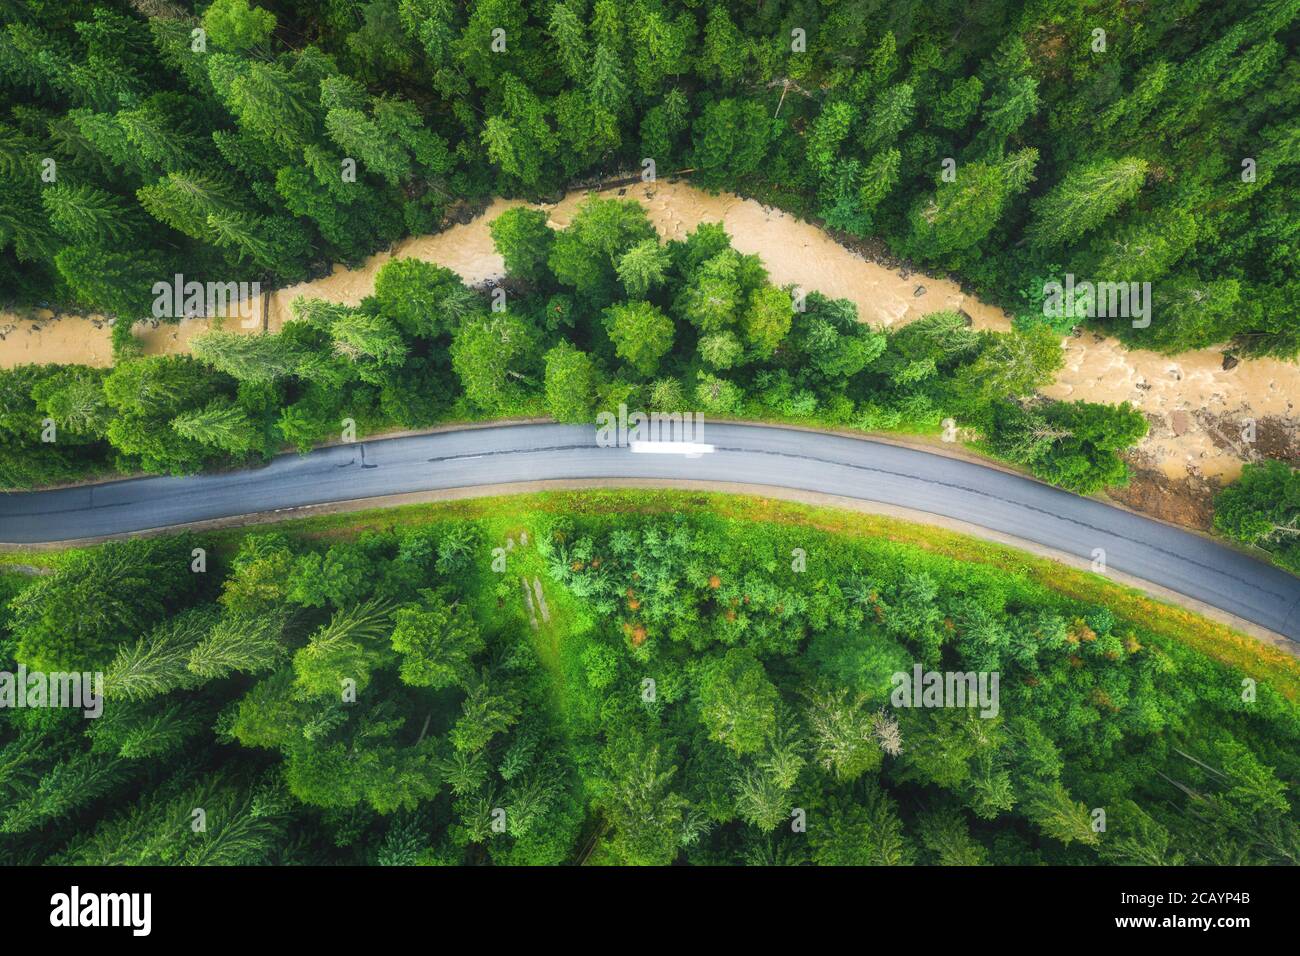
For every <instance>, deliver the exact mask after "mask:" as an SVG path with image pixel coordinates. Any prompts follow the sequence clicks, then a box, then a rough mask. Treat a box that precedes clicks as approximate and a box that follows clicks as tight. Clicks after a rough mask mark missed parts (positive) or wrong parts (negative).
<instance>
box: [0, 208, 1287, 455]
mask: <svg viewBox="0 0 1300 956" xmlns="http://www.w3.org/2000/svg"><path fill="white" fill-rule="evenodd" d="M623 193H624V195H625V196H626V197H627V198H632V199H636V200H638V201H639V202H640V203H641V204H642V205H644V206H645V207H646V211H647V212H648V214H649V216H650V220H651V222H653V223H654V225H655V228H656V229H658V230H659V233H660V234H661V235H662V236H664V237H665V238H669V239H676V238H682V237H683V236H685V235H686V234H687V233H688V232H690V231H691V230H692V229H694V228H695V227H696V226H697V225H699V224H700V223H702V222H721V223H722V224H723V226H724V227H725V228H726V230H727V232H728V233H729V234H730V235H731V237H732V242H733V244H734V245H735V246H736V248H737V249H739V250H740V251H742V252H746V253H755V254H757V255H759V256H761V257H762V259H763V264H764V265H765V266H766V267H767V270H768V272H769V273H770V275H771V278H772V281H773V282H775V283H777V284H778V285H785V284H789V283H793V284H796V285H799V286H801V287H803V288H805V289H809V290H813V289H815V290H818V291H820V292H823V293H825V294H826V295H829V296H833V297H836V298H845V299H850V300H852V301H853V302H854V303H855V304H856V305H857V307H858V314H859V315H860V316H861V318H862V319H863V320H864V321H867V322H870V323H872V324H873V325H879V326H890V325H896V324H899V323H904V322H910V321H912V320H914V319H917V318H919V317H920V316H922V315H925V314H927V313H930V312H938V311H941V310H956V309H960V310H962V311H964V312H965V313H966V314H967V315H969V316H970V317H971V319H972V321H973V323H974V326H975V327H976V328H979V329H996V330H1006V329H1008V328H1010V321H1009V319H1008V317H1007V315H1006V314H1005V313H1004V312H1002V310H1000V309H998V308H996V307H994V306H991V305H987V304H985V303H983V302H980V301H979V300H978V299H976V298H974V297H973V296H970V295H967V294H966V293H964V292H963V291H962V290H961V288H960V287H959V286H958V285H957V284H956V283H954V282H952V281H951V280H949V279H941V278H936V277H933V276H926V275H922V274H919V273H911V274H910V275H904V274H903V273H901V272H900V271H899V270H897V269H893V268H890V267H888V266H886V265H883V264H881V263H878V262H871V261H868V260H867V259H864V258H863V257H862V256H861V255H859V254H858V253H856V252H854V251H852V250H850V249H847V248H845V247H844V246H841V245H840V244H839V243H837V242H836V241H835V240H834V239H832V238H831V237H830V236H828V235H826V234H825V233H824V232H822V231H821V230H820V229H819V228H817V227H816V226H814V225H812V224H811V223H807V222H802V221H800V220H798V219H796V218H795V217H794V216H790V215H788V214H786V213H783V212H781V211H780V210H777V209H772V208H769V207H766V206H763V205H761V204H760V203H757V202H755V201H753V200H748V199H742V198H740V197H739V196H735V195H732V194H729V193H722V194H719V195H713V194H710V193H707V192H704V191H703V190H700V189H696V188H694V187H692V186H689V185H686V184H684V183H654V184H638V185H636V186H629V187H627V189H626V190H624V191H623ZM608 194H609V195H612V193H608ZM585 195H586V194H585V193H584V192H574V193H571V194H569V195H568V196H566V197H565V198H564V199H563V200H562V201H560V202H559V203H557V204H555V205H551V206H543V207H541V208H544V209H546V210H547V212H548V213H549V215H550V221H551V225H552V226H554V227H556V228H560V227H563V226H565V225H567V224H568V223H569V221H570V219H571V218H572V217H573V214H574V212H575V211H576V209H577V208H578V206H579V205H580V204H581V202H582V200H583V199H584V198H585ZM516 205H522V203H521V202H520V201H512V200H497V201H496V202H494V203H492V204H491V206H489V207H488V209H487V210H486V211H485V212H484V213H483V214H482V215H480V216H478V217H477V218H476V219H474V220H473V221H471V222H469V223H465V224H463V225H456V226H452V227H451V228H450V229H447V230H446V231H444V232H441V233H437V234H436V235H429V236H416V237H412V238H409V239H405V240H403V241H402V242H400V243H398V244H397V245H395V246H394V247H393V248H392V249H391V250H390V251H388V252H381V253H378V254H377V255H374V256H371V257H370V258H369V259H367V260H366V261H365V262H364V263H363V264H362V265H361V266H360V267H359V268H356V269H345V268H343V267H341V266H339V267H336V268H335V270H334V273H333V274H332V275H329V276H326V277H325V278H322V279H315V280H312V281H310V282H303V283H300V284H298V285H294V286H289V287H287V288H283V289H278V290H276V291H273V292H269V293H267V296H268V301H267V302H266V304H265V314H266V326H267V328H269V329H271V330H276V329H279V328H280V326H281V325H283V324H284V322H285V321H287V320H288V319H289V318H290V317H291V314H292V313H291V310H290V305H291V303H292V302H293V300H294V299H296V298H297V297H298V296H307V297H309V298H320V299H328V300H331V301H335V302H342V303H346V304H351V305H355V304H357V303H358V302H360V301H361V299H362V297H364V296H366V295H368V294H369V293H370V292H371V291H373V289H374V280H375V273H376V272H377V271H378V269H379V268H380V267H381V266H383V264H384V263H386V262H388V261H389V260H390V259H393V258H403V257H414V258H417V259H423V260H426V261H429V262H436V263H438V264H440V265H443V266H446V267H447V268H449V269H452V270H453V271H455V272H456V273H458V274H459V275H460V276H461V278H462V279H463V280H464V281H465V282H467V283H469V284H478V283H483V282H487V281H489V280H493V279H497V278H500V277H501V276H502V275H503V274H504V265H503V263H502V261H501V257H500V256H498V255H497V254H496V252H495V250H494V249H493V247H492V237H491V235H490V234H489V232H488V224H489V223H490V222H491V221H492V220H493V219H495V218H496V217H497V216H498V215H500V214H501V213H502V212H503V211H504V210H506V209H509V208H510V207H511V206H516ZM262 307H263V306H262V304H261V303H260V302H254V303H253V308H254V309H255V310H260V309H261V308H262ZM254 314H256V312H255V313H254ZM214 322H217V323H222V320H221V319H187V320H183V321H181V322H180V323H179V324H158V325H156V326H154V327H152V328H151V327H150V326H149V324H147V323H141V324H140V325H138V326H137V327H136V330H135V335H136V337H137V338H138V339H140V340H141V343H142V344H143V346H144V350H145V352H146V353H147V354H169V353H178V352H183V351H185V350H186V349H187V348H188V343H189V340H190V339H191V338H192V337H193V336H195V335H196V334H198V333H200V332H202V331H204V330H205V329H207V328H209V327H210V326H211V324H212V323H214ZM222 324H224V325H225V326H226V327H229V328H231V329H235V330H240V323H238V322H235V321H228V322H224V323H222ZM0 334H2V335H4V339H3V341H0V367H3V368H9V367H12V366H14V365H18V364H22V363H25V362H64V363H72V362H79V363H83V364H86V365H98V366H107V365H110V364H111V363H112V349H111V347H110V342H109V326H108V323H106V322H105V321H104V320H103V319H102V318H100V317H97V316H89V317H76V316H65V317H62V318H54V317H53V316H51V315H50V314H49V313H40V314H38V315H37V316H36V317H35V318H24V317H22V316H16V315H13V314H9V313H5V314H0ZM1065 351H1066V357H1065V367H1064V368H1063V369H1062V370H1061V373H1060V375H1059V376H1058V377H1057V380H1056V382H1055V383H1054V384H1053V385H1052V386H1051V387H1050V388H1048V389H1045V390H1044V391H1045V394H1047V395H1048V396H1050V397H1053V398H1068V399H1086V400H1088V401H1094V402H1122V401H1129V402H1132V403H1133V404H1134V405H1136V406H1137V407H1139V408H1141V409H1142V410H1143V411H1144V412H1146V413H1148V415H1150V416H1153V427H1152V431H1151V434H1150V435H1149V436H1148V437H1147V439H1146V440H1145V442H1144V443H1143V445H1142V446H1140V447H1139V449H1138V452H1139V454H1140V455H1141V456H1142V457H1143V458H1144V459H1145V460H1146V461H1148V462H1150V463H1151V465H1152V466H1154V467H1156V468H1159V469H1160V470H1161V471H1162V472H1164V474H1165V475H1167V476H1168V477H1170V478H1175V479H1178V478H1183V477H1186V476H1187V475H1188V474H1194V475H1200V476H1204V477H1210V478H1215V477H1217V478H1224V479H1230V478H1233V477H1235V476H1236V475H1237V474H1238V473H1239V472H1240V470H1241V464H1242V461H1243V460H1246V459H1248V458H1249V457H1250V456H1251V454H1252V451H1253V450H1252V448H1251V447H1250V446H1249V445H1248V444H1246V443H1244V442H1242V441H1241V433H1242V423H1244V421H1245V420H1246V419H1250V418H1254V419H1260V418H1264V417H1266V416H1269V417H1273V418H1275V419H1280V420H1283V421H1284V422H1285V423H1286V425H1287V426H1288V427H1289V428H1290V429H1291V430H1292V431H1294V427H1295V424H1296V421H1295V420H1296V410H1295V403H1296V402H1297V401H1300V366H1297V365H1295V364H1292V363H1287V362H1278V361H1275V360H1271V359H1261V360H1254V361H1243V362H1241V363H1240V364H1239V365H1237V366H1236V367H1235V368H1233V369H1231V370H1228V371H1225V370H1224V369H1223V367H1222V364H1223V356H1222V353H1221V352H1220V351H1219V350H1217V349H1203V350H1200V351H1196V352H1187V353H1183V354H1181V355H1178V356H1175V357H1168V356H1162V355H1158V354H1156V353H1154V352H1145V351H1130V350H1128V349H1125V348H1124V347H1123V346H1121V345H1120V344H1119V342H1118V341H1117V340H1115V339H1111V338H1104V337H1101V336H1098V335H1095V334H1092V333H1088V332H1085V333H1084V334H1082V335H1081V336H1079V337H1077V338H1069V339H1067V340H1066V342H1065Z"/></svg>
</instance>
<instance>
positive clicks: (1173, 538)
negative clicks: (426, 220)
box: [0, 423, 1300, 640]
mask: <svg viewBox="0 0 1300 956" xmlns="http://www.w3.org/2000/svg"><path fill="white" fill-rule="evenodd" d="M702 440H703V441H705V442H708V443H710V444H712V445H713V446H714V447H715V451H714V452H713V453H712V454H706V455H703V456H701V457H699V458H685V457H682V456H678V455H641V454H633V453H632V452H630V451H629V450H628V449H626V448H601V447H598V446H597V445H596V440H595V429H594V428H592V427H587V426H577V425H512V426H502V427H496V428H483V429H471V430H466V431H452V432H441V433H438V434H433V435H419V436H411V437H404V438H391V439H385V440H381V441H371V442H364V443H357V444H353V445H340V446H335V447H331V448H322V449H318V450H316V451H314V452H312V453H311V454H309V455H306V456H298V455H292V454H291V455H285V456H281V457H279V458H276V459H275V460H274V461H272V462H271V463H270V464H269V465H267V466H266V467H263V468H258V469H253V470H247V471H238V472H227V473H223V474H211V475H195V476H192V477H188V478H139V479H131V480H128V481H116V482H108V483H105V484H98V485H87V486H82V487H77V488H63V489H57V490H53V491H41V492H29V493H15V494H10V495H0V542H3V543H6V544H32V543H44V542H54V541H67V540H70V539H74V538H88V537H98V536H101V535H118V534H125V533H128V532H132V531H142V530H146V529H151V528H159V527H164V526H167V525H174V524H183V523H186V522H192V521H205V520H210V519H214V518H228V517H233V516H237V515H245V514H252V513H255V512H262V511H272V510H275V509H277V508H292V507H298V506H302V505H312V504H324V503H328V502H332V501H345V500H350V499H356V498H369V497H376V496H380V495H393V494H403V493H408V492H417V491H429V490H435V489H447V488H463V487H470V486H475V485H489V484H502V483H510V482H521V481H539V480H546V479H578V478H597V479H598V478H651V479H654V478H661V479H666V478H676V479H697V480H702V481H731V482H744V483H747V484H755V485H773V486H780V487H785V488H794V489H800V490H804V491H814V492H822V493H826V494H833V495H843V496H845V497H850V498H859V499H863V500H868V501H877V502H883V503H886V504H892V505H901V506H904V507H908V508H914V509H917V510H919V511H926V512H930V513H932V514H936V515H944V516H946V517H949V518H955V519H959V520H961V521H967V522H970V523H972V524H976V525H980V526H982V527H984V528H989V529H991V530H994V531H999V532H1002V533H1004V534H1009V535H1013V536H1015V537H1017V538H1021V539H1024V540H1026V541H1031V542H1034V543H1036V544H1040V545H1044V546H1047V547H1050V548H1055V549H1057V550H1059V551H1063V552H1066V553H1068V554H1071V555H1076V556H1078V557H1082V558H1087V559H1091V558H1092V557H1093V556H1094V549H1096V548H1102V549H1104V550H1105V554H1106V563H1107V565H1108V566H1109V567H1110V568H1113V569H1115V570H1117V571H1122V572H1124V573H1127V574H1130V575H1133V576H1134V577H1137V578H1141V579H1143V580H1146V581H1150V582H1152V583H1154V584H1158V585H1163V586H1164V587H1167V588H1170V589H1172V590H1174V591H1178V592H1180V593H1182V594H1185V595H1187V596H1189V597H1192V598H1196V599H1198V600H1200V601H1204V602H1205V603H1207V604H1210V605H1213V606H1214V607H1217V608H1219V609H1221V610H1223V611H1227V612H1228V613H1230V614H1235V615H1237V616H1238V617H1241V618H1245V619H1246V620H1248V621H1251V622H1252V623H1255V624H1258V625H1260V626H1262V627H1265V628H1268V629H1269V630H1271V631H1274V632H1276V633H1278V634H1282V635H1285V636H1286V637H1288V638H1290V639H1291V640H1300V578H1296V577H1293V576H1292V575H1289V574H1287V573H1285V572H1283V571H1280V570H1278V569H1276V568H1274V567H1271V566H1269V565H1267V564H1264V563H1263V562H1261V561H1257V560H1255V559H1254V558H1251V557H1249V556H1247V555H1244V554H1241V553H1240V552H1237V551H1235V550H1233V549H1231V548H1228V547H1225V546H1223V545H1220V544H1216V543H1215V542H1213V541H1211V540H1208V539H1206V538H1203V537H1201V536H1199V535H1195V534H1191V533H1188V532H1185V531H1179V530H1178V529H1176V528H1172V527H1169V526H1167V525H1164V524H1160V523H1159V522H1156V521H1151V520H1148V519H1146V518H1142V517H1139V516H1137V515H1134V514H1130V513H1129V512H1127V511H1123V510H1121V509H1118V508H1113V507H1110V506H1108V505H1105V504H1102V503H1101V502H1098V501H1093V500H1091V499H1088V498H1080V497H1078V496H1076V495H1072V494H1069V493H1068V492H1064V491H1061V490H1059V489H1055V488H1050V487H1048V486H1045V485H1042V484H1039V483H1038V482H1035V481H1030V480H1029V479H1026V478H1022V477H1019V476H1017V475H1012V474H1008V473H1006V472H1002V471H998V470H996V469H992V468H986V467H983V466H981V465H977V464H973V463H971V462H967V461H961V460H958V459H953V458H947V457H944V456H941V455H935V454H930V453H927V452H923V451H917V450H915V449H910V448H901V447H898V446H895V445H885V444H880V443H878V442H872V441H866V440H861V439H855V438H845V437H840V436H836V435H825V434H819V433H816V432H807V431H796V430H791V429H784V428H775V427H766V426H756V425H725V424H715V423H709V424H708V425H707V427H706V429H705V434H704V436H703V438H702Z"/></svg>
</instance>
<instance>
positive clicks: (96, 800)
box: [0, 492, 1300, 865]
mask: <svg viewBox="0 0 1300 956" xmlns="http://www.w3.org/2000/svg"><path fill="white" fill-rule="evenodd" d="M659 494H660V499H659V504H660V505H661V506H662V507H658V508H656V507H647V505H649V504H651V502H648V501H647V500H646V499H645V497H644V496H642V495H640V494H639V493H621V496H620V493H607V494H606V495H605V497H604V498H603V499H602V500H601V501H600V502H599V503H593V502H590V501H588V502H587V505H591V506H590V507H588V506H586V505H584V499H583V498H582V496H580V495H569V496H567V497H562V498H560V499H557V500H553V501H550V502H549V503H548V502H547V501H545V500H543V499H540V498H522V499H521V498H515V499H511V500H509V501H506V502H498V503H496V504H491V503H488V504H487V505H486V506H484V507H483V508H481V509H480V510H479V511H477V512H474V513H467V514H462V513H460V512H458V511H457V510H456V508H455V506H424V507H425V509H426V510H420V509H417V510H416V511H415V513H414V514H411V513H409V512H408V513H405V514H403V515H402V516H401V520H400V521H399V520H397V518H396V517H395V513H394V512H391V511H388V512H371V513H370V515H369V517H368V518H366V517H365V516H361V517H353V516H341V517H342V518H343V519H344V520H342V521H339V520H337V519H336V520H334V521H333V523H332V524H325V525H319V524H318V525H317V526H312V525H310V524H308V525H302V524H297V525H295V524H290V525H284V526H280V527H278V528H277V529H274V530H269V531H268V530H256V531H228V532H222V533H220V535H218V536H216V537H213V536H207V537H203V536H195V535H178V536H166V537H157V538H147V539H136V540H131V541H124V542H114V543H109V544H105V545H102V546H98V547H95V548H92V549H85V550H77V551H70V552H64V553H61V554H59V555H56V556H53V557H51V556H45V558H44V563H46V564H47V565H50V570H51V573H48V574H44V575H41V576H31V575H20V574H5V575H2V576H0V582H2V583H3V586H4V588H5V590H6V592H7V594H8V596H9V597H10V600H9V601H8V602H7V608H6V610H4V612H3V615H4V616H3V619H2V620H3V625H2V627H3V630H2V631H0V633H3V641H2V642H0V656H3V659H4V666H5V668H6V669H9V670H12V669H13V668H15V667H16V665H17V664H18V663H25V664H26V665H28V666H29V667H32V668H37V667H42V668H47V669H63V670H102V671H103V675H104V676H103V694H104V698H105V703H104V706H103V712H102V715H101V716H100V717H99V718H98V719H90V720H84V719H82V716H81V714H80V713H78V712H76V711H69V710H67V709H50V708H46V709H40V708H28V709H7V710H0V861H3V862H4V863H6V864H15V863H19V864H21V863H38V862H45V863H72V864H90V865H109V864H151V863H152V864H176V865H182V864H211V865H215V864H286V863H352V864H358V863H361V864H386V865H407V864H428V865H453V864H467V863H468V864H484V863H492V864H519V865H522V864H561V863H586V864H660V865H662V864H669V863H692V864H699V865H716V864H739V863H744V864H754V865H797V864H809V863H815V864H821V865H854V864H869V865H906V864H939V865H993V864H1042V863H1049V864H1180V863H1188V864H1191V863H1201V864H1266V863H1273V864H1278V863H1284V864H1292V865H1294V864H1296V863H1298V862H1300V824H1298V823H1297V818H1296V814H1295V809H1294V807H1293V803H1292V800H1291V798H1290V797H1289V792H1290V791H1292V790H1293V789H1294V787H1295V785H1296V783H1297V780H1298V779H1300V709H1298V708H1297V703H1296V700H1295V698H1294V693H1295V690H1296V683H1295V680H1294V677H1295V670H1294V664H1293V663H1291V664H1289V665H1288V666H1289V668H1290V670H1289V672H1287V673H1289V677H1286V676H1285V675H1282V674H1276V675H1272V676H1270V672H1269V671H1267V670H1264V671H1261V670H1260V669H1259V668H1258V666H1256V667H1254V668H1252V669H1251V671H1250V674H1252V675H1254V678H1258V681H1257V686H1255V685H1256V681H1255V680H1254V679H1251V680H1246V677H1247V675H1246V674H1245V673H1243V671H1242V670H1241V669H1240V668H1238V667H1237V666H1234V665H1231V664H1225V663H1223V662H1221V661H1218V660H1215V659H1212V658H1211V657H1209V656H1206V655H1205V654H1202V653H1200V652H1198V651H1195V650H1192V649H1191V648H1190V647H1188V646H1187V645H1185V644H1184V643H1183V642H1181V641H1179V640H1170V639H1169V638H1168V637H1166V636H1162V635H1161V634H1158V633H1156V631H1155V629H1154V628H1153V626H1152V621H1151V619H1143V618H1141V617H1139V618H1137V619H1129V618H1126V617H1123V616H1120V615H1117V614H1116V613H1115V612H1114V611H1113V610H1111V608H1110V607H1108V606H1107V605H1106V604H1105V603H1095V602H1081V601H1078V600H1075V599H1072V598H1069V597H1067V596H1065V595H1063V594H1062V593H1060V592H1058V591H1057V590H1054V589H1053V588H1052V587H1049V586H1045V585H1044V584H1043V583H1042V582H1041V581H1039V580H1037V579H1035V578H1034V577H1033V576H1032V575H1030V574H1027V573H1024V572H1022V571H1015V570H1012V569H1009V568H1007V567H1004V566H1002V565H1001V564H994V565H989V564H983V563H979V562H976V561H965V562H963V561H958V560H955V559H953V558H950V557H947V556H944V555H942V554H936V553H933V552H931V551H929V550H927V549H924V548H922V547H918V546H916V545H915V544H910V543H899V542H892V541H889V540H886V539H884V538H883V537H879V536H873V537H864V536H860V535H856V534H850V533H845V532H844V531H842V530H825V531H824V530H818V529H816V528H814V527H813V523H812V522H811V521H809V522H806V523H790V522H785V521H775V520H761V518H763V517H765V516H764V515H763V513H762V512H761V511H760V510H757V509H756V511H755V513H754V514H753V515H752V516H745V515H741V516H736V515H734V514H733V515H719V514H717V513H715V512H714V511H713V510H712V509H711V507H709V506H707V505H704V506H702V505H701V504H700V503H699V502H694V503H692V501H691V500H690V499H689V496H687V495H685V494H677V495H674V494H673V493H669V492H662V493H659ZM737 500H742V499H737ZM197 549H202V551H201V552H200V551H198V550H197ZM200 553H201V554H202V555H203V556H204V560H203V561H202V563H200V564H196V561H197V560H198V559H196V558H195V555H196V554H200ZM1107 587H1110V586H1109V585H1107ZM525 592H527V596H525ZM1109 593H1110V594H1111V595H1112V596H1117V595H1118V594H1119V593H1120V591H1119V589H1114V588H1112V589H1111V591H1110V592H1109ZM1113 603H1116V605H1117V606H1118V604H1119V600H1118V598H1117V597H1116V600H1115V601H1114V602H1113ZM917 666H922V667H925V668H927V669H940V668H943V669H951V670H957V671H966V670H970V671H990V670H992V671H1000V673H1001V684H1000V695H999V698H1000V699H999V706H998V707H997V709H996V713H995V714H992V715H989V714H988V713H987V712H981V711H978V710H975V709H963V708H953V707H940V708H925V707H914V708H907V707H897V706H894V705H893V704H892V703H891V675H892V674H894V673H896V672H907V673H910V672H912V670H913V668H914V667H917ZM1247 685H1250V686H1251V687H1252V688H1253V690H1252V692H1249V693H1248V692H1247V691H1246V690H1245V688H1246V687H1247ZM1288 695H1290V696H1288ZM981 713H984V714H985V715H984V716H981V715H980V714H981ZM1098 821H1100V825H1099V823H1098Z"/></svg>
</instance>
